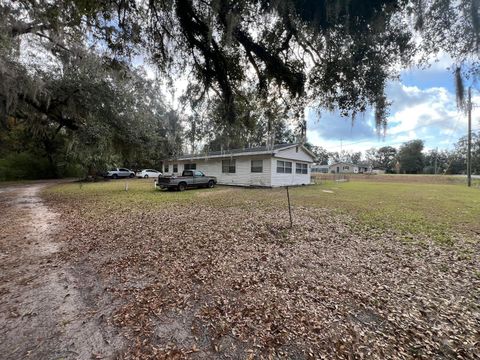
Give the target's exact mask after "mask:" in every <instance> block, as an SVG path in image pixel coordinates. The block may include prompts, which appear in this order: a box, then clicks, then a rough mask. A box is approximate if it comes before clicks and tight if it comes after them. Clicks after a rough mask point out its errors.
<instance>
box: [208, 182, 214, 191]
mask: <svg viewBox="0 0 480 360" xmlns="http://www.w3.org/2000/svg"><path fill="white" fill-rule="evenodd" d="M207 186H208V187H209V188H210V189H211V188H213V187H215V183H214V182H213V180H210V181H209V182H208V185H207Z"/></svg>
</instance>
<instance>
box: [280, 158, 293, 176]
mask: <svg viewBox="0 0 480 360" xmlns="http://www.w3.org/2000/svg"><path fill="white" fill-rule="evenodd" d="M277 173H280V174H291V173H292V163H291V162H290V161H282V160H277Z"/></svg>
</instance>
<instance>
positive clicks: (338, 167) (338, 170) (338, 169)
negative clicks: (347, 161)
mask: <svg viewBox="0 0 480 360" xmlns="http://www.w3.org/2000/svg"><path fill="white" fill-rule="evenodd" d="M339 172H340V166H337V174H338V173H339Z"/></svg>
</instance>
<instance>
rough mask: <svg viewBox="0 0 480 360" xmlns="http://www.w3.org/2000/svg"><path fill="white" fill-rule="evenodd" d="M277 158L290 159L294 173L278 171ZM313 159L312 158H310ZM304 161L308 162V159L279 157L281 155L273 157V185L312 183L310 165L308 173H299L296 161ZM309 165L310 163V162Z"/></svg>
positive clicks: (281, 159)
mask: <svg viewBox="0 0 480 360" xmlns="http://www.w3.org/2000/svg"><path fill="white" fill-rule="evenodd" d="M277 160H280V161H290V162H291V163H292V173H291V174H282V173H277ZM310 161H311V160H310ZM297 162H299V163H303V164H308V163H307V162H306V161H298V160H293V159H288V158H279V157H272V158H271V166H272V182H271V184H272V185H271V186H273V187H275V186H286V185H308V184H310V166H308V167H307V171H308V173H307V174H297V173H296V171H295V169H296V165H295V164H296V163H297ZM308 165H309V164H308Z"/></svg>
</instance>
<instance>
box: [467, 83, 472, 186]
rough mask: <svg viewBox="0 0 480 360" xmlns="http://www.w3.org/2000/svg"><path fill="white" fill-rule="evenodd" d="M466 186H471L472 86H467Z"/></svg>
mask: <svg viewBox="0 0 480 360" xmlns="http://www.w3.org/2000/svg"><path fill="white" fill-rule="evenodd" d="M467 106H468V109H467V111H468V135H467V186H468V187H471V186H472V87H471V86H470V87H469V88H468V104H467Z"/></svg>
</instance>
